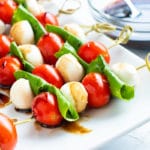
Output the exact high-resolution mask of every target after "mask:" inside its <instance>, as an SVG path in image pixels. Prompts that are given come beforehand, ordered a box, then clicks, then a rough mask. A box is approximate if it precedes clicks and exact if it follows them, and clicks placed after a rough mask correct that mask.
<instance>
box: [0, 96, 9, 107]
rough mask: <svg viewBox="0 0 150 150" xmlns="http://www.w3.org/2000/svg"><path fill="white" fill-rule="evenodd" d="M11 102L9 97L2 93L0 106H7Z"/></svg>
mask: <svg viewBox="0 0 150 150" xmlns="http://www.w3.org/2000/svg"><path fill="white" fill-rule="evenodd" d="M8 102H9V97H8V96H5V95H3V94H0V108H3V107H5V105H6V104H7V103H8Z"/></svg>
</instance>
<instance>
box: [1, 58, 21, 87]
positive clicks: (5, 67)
mask: <svg viewBox="0 0 150 150" xmlns="http://www.w3.org/2000/svg"><path fill="white" fill-rule="evenodd" d="M21 68H22V64H21V62H20V61H19V60H18V58H16V57H13V56H5V57H2V58H1V59H0V84H1V85H4V86H10V85H11V84H12V83H13V82H14V81H15V77H14V72H16V71H17V70H19V69H21Z"/></svg>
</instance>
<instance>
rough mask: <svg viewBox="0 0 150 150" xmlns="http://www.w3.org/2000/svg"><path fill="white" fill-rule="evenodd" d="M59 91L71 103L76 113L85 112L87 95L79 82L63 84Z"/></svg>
mask: <svg viewBox="0 0 150 150" xmlns="http://www.w3.org/2000/svg"><path fill="white" fill-rule="evenodd" d="M60 90H61V91H62V93H63V94H64V96H65V97H66V98H67V99H68V100H70V101H71V102H72V104H73V105H74V106H75V108H76V110H77V112H82V111H84V110H85V108H86V106H87V103H88V93H87V91H86V89H85V88H84V86H83V85H82V84H81V83H80V82H68V83H65V84H64V85H63V86H62V87H61V89H60Z"/></svg>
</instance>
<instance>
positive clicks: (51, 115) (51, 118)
mask: <svg viewBox="0 0 150 150" xmlns="http://www.w3.org/2000/svg"><path fill="white" fill-rule="evenodd" d="M32 112H33V116H34V117H35V119H36V120H37V121H38V122H39V123H41V124H42V125H46V126H48V127H49V126H58V125H60V123H61V122H62V120H63V118H62V116H61V114H60V112H59V109H58V104H57V99H56V96H54V95H53V94H50V93H49V92H43V93H41V94H39V95H37V96H36V97H35V98H34V100H33V104H32Z"/></svg>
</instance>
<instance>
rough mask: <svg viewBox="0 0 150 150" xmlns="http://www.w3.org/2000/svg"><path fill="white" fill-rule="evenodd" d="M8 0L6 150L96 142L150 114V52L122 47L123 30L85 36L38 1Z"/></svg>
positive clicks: (0, 89) (0, 77)
mask: <svg viewBox="0 0 150 150" xmlns="http://www.w3.org/2000/svg"><path fill="white" fill-rule="evenodd" d="M0 4H1V5H0V19H1V20H0V21H1V22H0V29H1V30H0V31H1V35H0V149H1V150H13V149H14V150H20V149H21V150H26V149H32V150H33V149H36V150H40V149H41V148H42V149H45V150H46V149H47V150H48V149H50V148H52V149H60V148H62V147H63V149H69V148H70V147H71V149H92V148H96V147H98V146H102V145H103V144H104V143H106V142H108V141H110V140H112V139H114V138H115V137H118V136H120V135H122V134H123V133H125V132H128V131H130V130H131V129H133V128H135V127H137V126H139V125H140V124H142V123H144V122H146V121H148V120H149V118H150V110H149V105H150V101H149V98H150V95H149V85H148V84H147V83H149V82H150V78H149V75H150V74H149V72H148V69H149V68H150V65H149V54H148V55H147V57H146V61H143V60H142V59H140V58H139V57H137V56H136V55H134V54H132V53H131V52H129V51H128V50H126V49H125V48H123V47H121V46H119V45H118V44H119V43H120V41H121V42H125V41H126V37H125V38H124V40H123V37H124V36H122V35H123V32H122V34H121V35H120V37H122V38H118V39H117V40H116V41H117V42H116V41H115V42H114V41H112V40H111V39H109V38H107V37H106V36H104V35H101V36H99V35H98V34H90V35H89V36H85V34H84V31H83V30H82V29H81V27H80V26H79V25H77V24H66V25H63V26H60V25H59V20H58V17H57V16H55V15H53V14H51V13H49V12H46V11H45V10H44V9H43V8H41V6H40V5H39V4H38V3H37V1H35V0H30V1H29V0H14V1H13V0H3V2H0ZM33 5H34V6H35V7H34V8H33V7H32V6H33ZM6 10H7V11H6ZM6 12H7V13H6ZM60 12H65V13H66V11H60ZM71 12H72V11H71ZM69 13H70V12H69ZM4 16H5V17H4ZM6 16H7V17H6ZM6 24H9V29H7V33H6ZM98 31H99V30H98ZM125 31H126V32H127V33H128V34H129V33H130V31H131V28H129V27H127V28H125ZM88 32H89V31H88ZM128 34H127V35H128ZM120 39H121V40H120ZM114 45H115V46H114ZM108 47H109V48H108ZM145 64H147V65H145ZM141 65H142V67H141ZM145 66H147V67H145ZM143 67H144V68H143ZM141 68H142V69H141Z"/></svg>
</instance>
